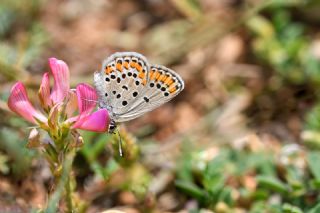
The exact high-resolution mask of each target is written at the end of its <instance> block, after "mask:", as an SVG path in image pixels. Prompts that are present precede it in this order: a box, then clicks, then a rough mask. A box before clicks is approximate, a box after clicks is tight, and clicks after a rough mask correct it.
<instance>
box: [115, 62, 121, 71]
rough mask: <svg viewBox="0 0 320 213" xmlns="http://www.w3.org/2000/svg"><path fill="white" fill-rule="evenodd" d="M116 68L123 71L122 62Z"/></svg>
mask: <svg viewBox="0 0 320 213" xmlns="http://www.w3.org/2000/svg"><path fill="white" fill-rule="evenodd" d="M116 68H117V70H119V71H120V72H122V65H121V64H120V63H117V65H116Z"/></svg>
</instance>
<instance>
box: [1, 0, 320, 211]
mask: <svg viewBox="0 0 320 213" xmlns="http://www.w3.org/2000/svg"><path fill="white" fill-rule="evenodd" d="M319 27H320V3H319V1H317V0H269V1H265V0H136V1H134V0H122V1H116V0H64V1H63V0H54V1H48V0H1V2H0V73H1V74H0V82H1V85H0V98H1V99H0V116H1V120H0V212H28V211H31V210H36V209H37V208H41V207H44V206H45V204H46V203H47V199H48V197H47V194H48V190H49V187H50V181H52V179H51V174H50V170H49V168H48V165H47V164H46V163H45V161H44V159H42V158H41V157H40V154H39V152H38V151H37V150H31V149H27V148H26V143H27V138H28V133H29V131H30V129H28V127H29V126H30V124H29V123H27V122H25V121H24V120H22V119H21V118H19V117H17V116H16V115H15V114H13V113H12V112H10V111H9V109H8V107H7V104H6V102H7V98H8V96H9V92H10V88H11V86H12V85H13V84H14V82H16V81H22V82H23V83H24V84H25V85H27V89H28V91H29V96H30V99H32V100H33V102H34V103H35V102H36V100H37V95H36V94H37V90H38V88H39V84H40V82H41V77H42V74H43V73H44V72H46V71H48V70H49V66H48V58H49V57H56V58H59V59H62V60H64V61H66V63H67V64H68V65H69V68H70V72H71V81H72V87H75V86H76V85H77V84H78V83H81V82H85V83H89V84H91V85H92V84H93V72H94V71H95V70H100V69H101V62H102V61H103V60H104V59H105V57H107V56H109V55H111V54H112V53H114V52H116V51H137V52H140V53H142V54H144V55H145V56H146V57H147V58H148V60H149V62H150V63H155V64H164V65H166V66H168V67H170V68H171V69H173V70H175V71H176V72H177V73H179V74H180V75H181V76H182V78H183V79H184V81H185V84H186V85H185V90H184V91H183V92H182V93H181V94H180V95H178V96H177V97H176V98H175V99H174V100H172V101H171V102H169V103H167V104H165V105H163V106H161V107H160V108H158V109H156V110H154V111H153V112H150V113H148V114H146V115H145V116H143V117H140V118H138V119H135V120H133V121H131V122H128V123H125V124H123V125H122V127H121V128H122V130H121V131H122V132H123V133H122V135H123V140H124V146H125V149H126V151H127V153H129V154H128V155H126V156H125V157H123V158H121V157H120V156H119V153H118V152H117V149H114V146H113V145H114V143H112V140H113V138H112V136H110V135H108V134H97V133H91V132H82V135H83V137H84V142H85V143H84V146H83V147H82V148H81V149H80V150H79V152H78V154H77V157H76V160H75V163H74V175H75V177H76V180H77V183H76V184H77V192H78V193H79V197H81V198H82V199H84V200H86V201H87V202H88V209H87V212H99V211H102V210H105V209H110V208H114V207H116V208H118V209H122V210H124V211H126V212H129V213H136V212H194V213H196V212H218V213H220V212H221V213H224V212H238V213H242V212H252V213H259V212H279V213H280V212H294V213H295V212H309V213H316V212H320V204H318V203H319V202H320V197H319V189H320V151H319V150H320V132H319V129H320V99H319V98H320V96H319V92H318V91H319V86H320V34H319Z"/></svg>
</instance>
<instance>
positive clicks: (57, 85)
mask: <svg viewBox="0 0 320 213" xmlns="http://www.w3.org/2000/svg"><path fill="white" fill-rule="evenodd" d="M49 64H50V67H51V71H52V74H53V78H54V84H53V89H52V93H51V99H52V101H53V102H54V103H60V102H62V101H63V100H64V99H65V98H66V97H67V95H68V91H69V89H70V85H69V83H70V73H69V68H68V66H67V64H66V63H65V62H64V61H62V60H58V59H56V58H50V59H49Z"/></svg>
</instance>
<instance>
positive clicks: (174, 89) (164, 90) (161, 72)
mask: <svg viewBox="0 0 320 213" xmlns="http://www.w3.org/2000/svg"><path fill="white" fill-rule="evenodd" d="M148 75H149V76H148V79H147V83H146V84H145V85H143V86H144V88H143V90H141V95H140V96H139V97H137V98H136V100H135V101H134V102H132V104H131V105H130V107H127V109H126V111H125V112H122V113H120V114H118V116H117V120H116V121H117V122H123V121H128V120H132V119H134V118H136V117H139V116H141V115H142V114H144V113H146V112H149V111H151V110H153V109H155V108H157V107H159V106H160V105H162V104H164V103H166V102H168V101H170V100H171V99H172V98H174V97H175V96H176V95H178V94H179V93H180V92H181V91H182V90H183V89H184V82H183V80H182V79H181V77H180V76H179V75H178V74H177V73H175V72H174V71H173V70H171V69H169V68H167V67H165V66H161V65H151V66H150V71H149V72H148Z"/></svg>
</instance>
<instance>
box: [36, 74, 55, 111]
mask: <svg viewBox="0 0 320 213" xmlns="http://www.w3.org/2000/svg"><path fill="white" fill-rule="evenodd" d="M38 95H39V99H40V102H41V105H42V107H43V108H44V109H45V110H49V107H50V106H51V105H52V101H51V99H50V79H49V73H48V72H46V73H45V74H43V77H42V81H41V85H40V89H39V93H38Z"/></svg>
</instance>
